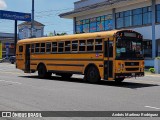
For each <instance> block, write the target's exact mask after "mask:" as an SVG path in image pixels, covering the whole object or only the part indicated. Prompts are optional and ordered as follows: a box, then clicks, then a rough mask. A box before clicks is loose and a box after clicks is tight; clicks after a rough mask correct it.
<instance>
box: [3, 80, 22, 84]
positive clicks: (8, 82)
mask: <svg viewBox="0 0 160 120" xmlns="http://www.w3.org/2000/svg"><path fill="white" fill-rule="evenodd" d="M0 82H6V83H13V84H22V83H20V82H13V81H7V80H0Z"/></svg>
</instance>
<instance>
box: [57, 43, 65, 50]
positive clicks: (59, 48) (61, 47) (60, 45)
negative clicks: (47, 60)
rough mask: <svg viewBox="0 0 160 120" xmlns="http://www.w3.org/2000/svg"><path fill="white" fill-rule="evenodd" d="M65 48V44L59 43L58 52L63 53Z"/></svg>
mask: <svg viewBox="0 0 160 120" xmlns="http://www.w3.org/2000/svg"><path fill="white" fill-rule="evenodd" d="M63 48H64V42H59V43H58V52H60V53H62V52H63Z"/></svg>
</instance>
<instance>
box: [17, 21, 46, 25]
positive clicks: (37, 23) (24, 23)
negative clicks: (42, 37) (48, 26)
mask: <svg viewBox="0 0 160 120" xmlns="http://www.w3.org/2000/svg"><path fill="white" fill-rule="evenodd" d="M31 24H32V22H27V21H26V22H23V23H21V24H19V25H18V26H24V25H31ZM34 25H35V26H45V25H44V24H42V23H40V22H38V21H34Z"/></svg>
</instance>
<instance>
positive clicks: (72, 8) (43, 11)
mask: <svg viewBox="0 0 160 120" xmlns="http://www.w3.org/2000/svg"><path fill="white" fill-rule="evenodd" d="M69 9H70V10H71V9H74V8H66V9H57V10H46V11H39V12H35V13H45V12H54V11H63V10H69Z"/></svg>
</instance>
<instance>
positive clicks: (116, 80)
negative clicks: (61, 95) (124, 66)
mask: <svg viewBox="0 0 160 120" xmlns="http://www.w3.org/2000/svg"><path fill="white" fill-rule="evenodd" d="M123 80H124V78H116V79H115V82H116V83H121V82H122V81H123Z"/></svg>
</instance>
